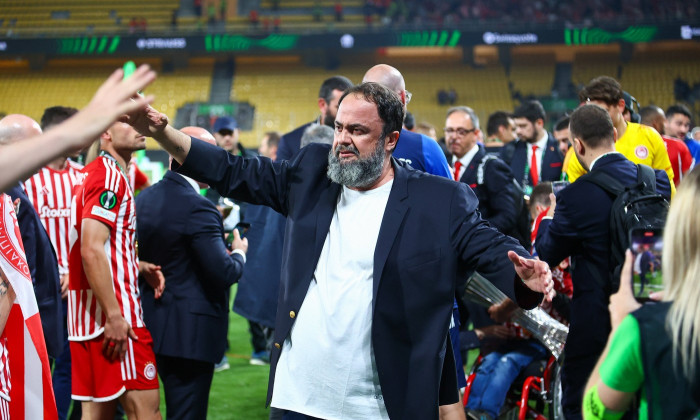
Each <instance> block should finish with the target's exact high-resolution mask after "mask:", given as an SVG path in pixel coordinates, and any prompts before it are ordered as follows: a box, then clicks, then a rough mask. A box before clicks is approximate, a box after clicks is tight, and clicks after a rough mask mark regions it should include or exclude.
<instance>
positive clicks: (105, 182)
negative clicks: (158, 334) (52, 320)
mask: <svg viewBox="0 0 700 420" xmlns="http://www.w3.org/2000/svg"><path fill="white" fill-rule="evenodd" d="M83 172H84V174H85V178H84V181H83V183H82V185H80V186H78V188H77V189H76V191H75V197H74V199H73V205H72V207H71V224H72V227H71V233H70V235H71V241H70V243H71V248H70V265H69V266H70V281H69V286H68V289H69V292H68V336H69V339H70V340H73V341H83V340H89V339H91V338H94V337H97V336H98V335H100V334H101V333H102V331H103V329H104V323H105V315H104V313H103V312H102V310H101V308H100V306H99V304H98V302H97V297H96V296H95V295H94V294H93V292H92V289H91V288H90V284H89V283H88V281H87V277H86V276H85V272H84V270H83V261H82V257H81V255H80V239H81V238H80V235H81V228H82V224H83V220H84V219H94V220H98V221H100V222H102V223H104V224H105V225H106V226H107V227H109V239H108V240H107V242H105V246H104V251H105V254H106V256H107V260H108V261H109V268H110V273H111V275H112V285H113V287H114V293H115V295H116V298H117V302H119V306H120V308H121V310H122V315H123V316H124V318H125V319H126V321H127V322H128V323H129V325H131V326H132V327H135V328H136V327H143V326H144V323H143V310H142V309H141V298H140V296H139V288H138V266H139V262H138V257H137V256H136V212H135V205H134V195H133V193H132V191H131V187H130V186H129V180H128V179H127V178H126V176H125V175H124V173H123V172H122V171H121V169H120V167H119V164H118V163H117V161H116V160H115V159H114V158H113V157H111V156H109V155H107V154H103V155H102V156H100V157H98V158H97V159H95V160H94V161H93V162H91V163H90V164H89V165H87V166H86V167H85V169H84V170H83Z"/></svg>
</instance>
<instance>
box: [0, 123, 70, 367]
mask: <svg viewBox="0 0 700 420" xmlns="http://www.w3.org/2000/svg"><path fill="white" fill-rule="evenodd" d="M40 134H41V127H40V126H39V124H37V122H36V121H34V120H33V119H31V118H29V117H27V116H26V115H19V114H10V115H8V116H6V117H5V118H3V119H2V120H0V145H7V144H11V143H14V142H17V141H22V140H25V139H29V138H31V137H34V136H38V135H40ZM5 192H6V193H7V194H8V195H9V196H10V197H11V198H12V201H13V202H14V201H15V200H19V208H18V210H17V224H18V225H19V230H20V234H21V236H22V243H23V244H24V252H25V254H26V256H27V265H28V266H29V270H30V274H31V277H32V284H33V285H34V294H35V295H36V302H37V304H38V305H39V315H40V316H41V326H42V329H43V330H44V341H45V342H46V351H47V353H48V355H49V356H50V357H51V358H53V359H55V358H57V357H58V356H59V355H60V354H61V353H62V351H63V326H62V324H63V309H62V308H63V306H62V305H61V286H60V278H59V275H58V262H57V260H56V252H55V251H54V249H53V245H51V239H49V235H48V234H47V233H46V229H44V226H43V225H42V224H41V220H40V219H39V215H38V214H37V213H36V210H34V206H33V205H32V202H31V201H30V200H29V197H27V194H26V193H25V192H24V188H23V187H22V184H16V185H15V186H14V187H12V188H10V189H8V190H7V191H5Z"/></svg>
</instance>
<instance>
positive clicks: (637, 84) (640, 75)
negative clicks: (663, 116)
mask: <svg viewBox="0 0 700 420" xmlns="http://www.w3.org/2000/svg"><path fill="white" fill-rule="evenodd" d="M677 78H680V79H682V80H684V81H685V82H687V83H688V84H689V85H690V86H693V85H695V84H697V83H700V61H699V60H698V59H697V57H696V56H692V55H690V56H689V55H686V54H684V53H677V52H658V53H655V52H651V53H645V54H635V56H634V57H633V58H632V60H630V62H629V63H626V64H624V65H623V69H622V77H621V79H620V83H621V84H622V86H623V87H624V88H625V90H627V91H628V92H630V93H632V95H634V96H635V97H636V98H637V101H639V103H640V104H645V105H648V104H654V105H657V106H659V107H661V108H663V109H666V108H667V107H668V106H670V105H672V104H674V103H676V102H678V101H677V100H676V99H675V98H674V91H673V86H674V80H676V79H677ZM691 109H692V107H691Z"/></svg>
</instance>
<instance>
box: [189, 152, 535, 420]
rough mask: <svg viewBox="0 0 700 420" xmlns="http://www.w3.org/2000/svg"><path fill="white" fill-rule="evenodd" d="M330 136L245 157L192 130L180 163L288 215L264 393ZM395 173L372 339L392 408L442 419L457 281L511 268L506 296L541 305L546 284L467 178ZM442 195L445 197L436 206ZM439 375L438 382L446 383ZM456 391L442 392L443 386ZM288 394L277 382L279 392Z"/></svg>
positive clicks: (284, 332) (324, 225)
mask: <svg viewBox="0 0 700 420" xmlns="http://www.w3.org/2000/svg"><path fill="white" fill-rule="evenodd" d="M329 150H330V146H327V145H318V144H311V145H309V146H307V147H305V148H304V149H303V150H302V151H301V152H300V153H299V154H298V155H297V156H296V158H295V159H294V160H293V161H291V162H288V161H282V162H278V163H273V162H271V161H270V160H269V159H266V158H262V157H258V158H254V159H243V158H239V157H236V156H230V155H228V154H227V153H226V152H224V151H222V150H220V149H218V148H216V147H214V146H211V145H208V144H206V143H204V142H201V141H199V140H196V139H194V140H193V141H192V147H191V149H190V151H189V154H188V156H187V159H186V160H185V162H184V164H183V166H182V167H180V168H179V169H177V170H178V171H179V172H182V173H185V174H187V175H188V176H191V177H193V178H195V179H199V180H201V181H203V182H207V183H208V184H209V185H211V186H213V187H214V188H216V189H218V190H219V192H220V193H221V194H222V195H225V196H231V197H233V198H236V199H240V200H243V201H248V202H251V203H257V204H263V205H267V206H270V207H272V208H273V209H274V210H276V211H278V212H279V213H281V214H283V215H285V216H287V225H286V231H285V238H284V241H285V242H284V247H283V257H282V274H281V282H280V292H279V303H278V311H277V320H276V324H275V337H274V338H275V342H276V346H275V347H276V348H273V349H272V354H271V359H272V360H271V368H270V382H269V384H270V386H269V388H268V401H269V399H270V397H271V395H272V391H273V389H272V388H273V385H274V380H275V369H276V366H277V361H278V360H279V356H280V352H281V350H280V348H277V347H278V346H281V344H282V343H284V339H285V338H286V337H287V336H288V335H289V333H290V330H291V328H292V326H293V324H294V321H295V318H296V317H294V316H293V315H292V314H290V312H292V311H294V312H298V311H299V308H300V307H301V305H302V302H303V301H304V298H305V297H306V293H307V291H308V288H309V283H310V282H311V281H312V277H313V273H314V270H315V268H316V264H317V262H318V259H319V256H320V254H321V249H322V247H323V244H324V242H325V239H326V236H327V234H328V229H329V227H330V223H331V219H332V216H333V213H334V212H335V208H336V203H337V200H338V197H339V194H340V191H341V186H340V185H339V184H335V183H332V182H331V181H330V180H329V179H328V177H327V176H326V170H327V162H328V152H329ZM392 164H393V165H394V170H395V172H394V182H393V185H392V188H391V192H390V194H389V199H388V202H387V206H386V210H385V212H384V217H383V219H382V223H381V227H380V231H379V237H378V239H377V245H376V251H375V255H374V276H373V279H374V287H373V300H372V313H373V318H372V319H373V321H372V333H371V337H372V345H373V349H374V354H375V359H376V363H377V371H378V374H379V381H380V384H381V388H382V394H383V397H384V402H385V404H386V408H387V411H388V413H389V416H390V417H392V418H397V419H405V418H416V419H437V418H438V404H439V402H443V403H454V402H457V395H456V392H455V391H456V374H455V365H454V359H453V360H452V362H451V363H450V360H449V358H448V359H447V360H446V359H445V354H446V352H448V354H450V355H451V350H447V349H446V344H447V342H448V341H447V331H448V326H449V323H450V317H451V315H452V308H453V302H454V297H455V291H456V290H459V291H460V293H461V291H462V290H463V288H464V284H465V281H466V279H467V275H468V274H469V273H470V272H471V271H472V270H475V269H478V270H479V271H480V272H483V273H484V274H485V276H486V277H487V278H488V277H489V276H490V275H492V274H493V273H494V272H496V271H500V270H503V269H509V270H510V271H511V274H512V275H511V277H510V279H509V281H502V282H500V283H499V284H498V287H499V288H501V290H503V291H504V292H505V293H506V294H507V295H508V296H510V297H511V298H513V299H517V298H516V291H517V292H518V294H519V296H521V297H522V298H523V300H522V301H521V303H522V304H524V305H525V304H527V306H534V305H536V304H537V303H538V302H539V300H540V299H541V294H538V293H534V292H531V291H530V290H529V289H526V288H525V286H524V285H522V282H520V280H517V281H515V280H516V279H515V275H514V271H513V267H512V263H511V262H510V261H509V260H508V259H507V252H508V250H511V249H513V250H516V251H518V252H519V253H520V254H522V255H529V254H527V252H526V251H525V250H524V249H523V248H522V247H520V246H519V245H518V244H517V242H515V240H513V239H511V238H508V237H506V236H504V235H502V234H500V233H498V231H496V230H495V229H493V228H490V227H489V226H488V224H487V223H486V222H484V221H483V220H481V218H480V217H479V213H478V212H477V211H476V206H477V204H478V203H477V200H476V197H475V196H474V194H473V193H472V192H471V191H470V190H469V189H468V188H467V187H466V185H464V184H461V183H457V182H453V181H450V180H447V179H444V178H441V177H436V176H432V175H428V174H425V173H423V172H420V171H416V170H414V169H412V168H410V167H408V166H406V165H405V164H402V163H400V162H397V161H396V160H392ZM436 203H441V205H436ZM338 351H342V349H338ZM441 380H442V382H441ZM443 390H444V391H445V392H451V395H450V396H449V397H448V396H447V395H444V399H443V398H441V397H442V395H439V393H440V392H441V391H443ZM280 392H284V390H280Z"/></svg>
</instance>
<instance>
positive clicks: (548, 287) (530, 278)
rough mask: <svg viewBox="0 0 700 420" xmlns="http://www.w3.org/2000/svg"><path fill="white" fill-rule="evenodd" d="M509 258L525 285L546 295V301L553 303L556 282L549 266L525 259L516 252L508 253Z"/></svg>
mask: <svg viewBox="0 0 700 420" xmlns="http://www.w3.org/2000/svg"><path fill="white" fill-rule="evenodd" d="M508 258H510V260H511V261H512V262H513V266H514V267H515V272H516V273H517V274H518V276H520V278H521V279H523V283H525V286H527V287H528V288H529V289H531V290H534V291H535V292H540V293H544V300H545V301H546V302H551V301H552V299H553V298H554V295H555V292H554V281H553V280H552V272H551V271H550V269H549V265H548V264H547V263H546V262H544V261H539V260H533V259H528V258H523V257H521V256H520V255H518V254H516V253H515V252H514V251H508Z"/></svg>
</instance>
